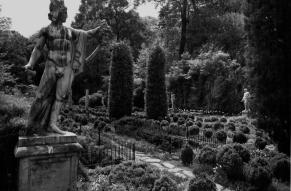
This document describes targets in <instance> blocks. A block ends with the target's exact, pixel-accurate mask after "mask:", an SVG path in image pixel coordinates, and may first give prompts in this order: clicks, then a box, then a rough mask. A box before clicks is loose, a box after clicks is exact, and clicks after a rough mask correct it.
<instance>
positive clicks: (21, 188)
mask: <svg viewBox="0 0 291 191" xmlns="http://www.w3.org/2000/svg"><path fill="white" fill-rule="evenodd" d="M81 149H82V147H81V145H80V144H79V143H77V136H76V135H75V134H73V133H69V132H68V133H66V134H65V135H57V134H48V135H47V136H34V137H19V139H18V145H17V147H16V148H15V157H16V158H18V159H19V167H18V168H19V172H18V174H19V177H18V191H67V190H73V187H74V184H75V180H76V177H77V165H78V154H79V152H80V150H81Z"/></svg>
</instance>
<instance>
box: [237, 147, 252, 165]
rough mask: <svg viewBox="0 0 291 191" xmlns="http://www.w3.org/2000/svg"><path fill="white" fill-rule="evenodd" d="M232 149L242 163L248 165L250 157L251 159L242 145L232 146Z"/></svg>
mask: <svg viewBox="0 0 291 191" xmlns="http://www.w3.org/2000/svg"><path fill="white" fill-rule="evenodd" d="M233 148H234V149H235V150H236V151H237V152H238V154H239V155H240V157H241V158H242V160H243V162H246V163H248V162H249V161H250V157H251V154H250V151H249V150H248V149H246V148H245V147H244V146H243V145H241V144H234V145H233Z"/></svg>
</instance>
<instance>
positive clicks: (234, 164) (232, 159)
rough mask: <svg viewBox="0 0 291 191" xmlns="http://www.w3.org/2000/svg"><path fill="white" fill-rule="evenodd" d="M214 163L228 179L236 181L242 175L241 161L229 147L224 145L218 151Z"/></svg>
mask: <svg viewBox="0 0 291 191" xmlns="http://www.w3.org/2000/svg"><path fill="white" fill-rule="evenodd" d="M216 161H217V163H218V164H219V165H220V166H221V168H222V170H223V171H224V172H225V173H226V174H227V176H228V178H229V179H233V180H237V179H240V178H241V177H242V174H243V160H242V158H241V157H240V155H239V153H238V152H237V151H236V150H235V149H234V148H233V147H231V146H229V145H225V146H223V147H222V148H220V150H219V151H218V153H217V155H216Z"/></svg>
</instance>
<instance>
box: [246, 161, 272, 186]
mask: <svg viewBox="0 0 291 191" xmlns="http://www.w3.org/2000/svg"><path fill="white" fill-rule="evenodd" d="M245 171H246V178H247V180H248V181H249V182H250V183H251V184H252V185H253V186H255V187H256V188H257V189H259V190H264V189H266V188H267V187H268V186H269V185H270V183H271V182H272V175H271V174H272V173H271V169H270V166H269V163H268V161H267V160H266V159H264V158H261V157H257V158H254V159H253V160H251V162H250V164H249V165H248V166H247V167H246V170H245Z"/></svg>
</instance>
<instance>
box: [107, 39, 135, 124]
mask: <svg viewBox="0 0 291 191" xmlns="http://www.w3.org/2000/svg"><path fill="white" fill-rule="evenodd" d="M132 94H133V60H132V56H131V51H130V49H129V47H128V46H127V45H126V44H125V43H124V42H120V43H116V44H115V45H114V46H113V51H112V61H111V66H110V82H109V104H108V105H109V117H110V118H111V119H113V118H114V119H118V118H121V117H123V116H128V115H131V112H132Z"/></svg>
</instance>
